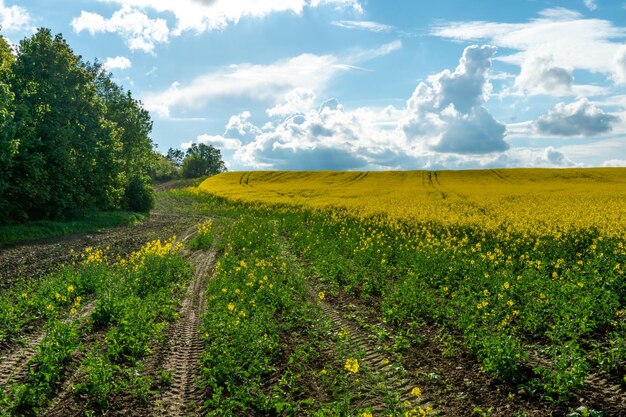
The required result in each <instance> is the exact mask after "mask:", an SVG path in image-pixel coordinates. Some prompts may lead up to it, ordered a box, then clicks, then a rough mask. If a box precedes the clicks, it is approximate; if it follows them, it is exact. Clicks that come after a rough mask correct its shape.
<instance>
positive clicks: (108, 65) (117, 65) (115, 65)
mask: <svg viewBox="0 0 626 417" xmlns="http://www.w3.org/2000/svg"><path fill="white" fill-rule="evenodd" d="M103 66H104V68H105V69H106V70H108V71H110V70H113V69H122V70H124V69H128V68H130V67H131V66H132V63H131V62H130V59H128V58H126V57H125V56H116V57H113V58H107V59H106V60H105V61H104V64H103Z"/></svg>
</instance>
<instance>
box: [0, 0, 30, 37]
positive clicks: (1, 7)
mask: <svg viewBox="0 0 626 417" xmlns="http://www.w3.org/2000/svg"><path fill="white" fill-rule="evenodd" d="M0 26H2V29H3V30H7V31H16V30H21V29H26V28H28V27H29V26H30V14H29V13H28V10H26V9H25V8H23V7H21V6H16V5H13V6H7V5H5V4H4V0H0Z"/></svg>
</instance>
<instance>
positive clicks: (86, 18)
mask: <svg viewBox="0 0 626 417" xmlns="http://www.w3.org/2000/svg"><path fill="white" fill-rule="evenodd" d="M72 28H73V29H74V31H75V32H76V33H80V32H82V31H87V32H89V33H90V34H92V35H94V34H96V33H103V32H108V33H118V34H120V35H121V36H122V37H123V38H124V40H125V41H126V44H127V46H128V47H129V48H130V50H131V51H143V52H147V53H154V48H155V46H156V45H157V44H159V43H166V42H167V41H168V38H169V32H170V31H169V28H168V27H167V22H166V21H165V20H164V19H151V18H149V17H148V16H147V15H146V14H145V13H143V12H141V11H139V10H137V9H134V8H132V7H130V6H124V7H122V8H121V9H120V10H118V11H116V12H115V13H113V16H111V18H109V19H107V18H105V17H103V16H101V15H99V14H97V13H91V12H86V11H82V12H81V13H80V16H78V17H76V18H74V19H73V20H72Z"/></svg>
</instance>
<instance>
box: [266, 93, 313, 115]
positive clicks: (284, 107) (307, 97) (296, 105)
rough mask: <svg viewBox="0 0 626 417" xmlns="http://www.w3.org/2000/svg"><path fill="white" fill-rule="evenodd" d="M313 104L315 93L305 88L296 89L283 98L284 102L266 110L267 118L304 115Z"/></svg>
mask: <svg viewBox="0 0 626 417" xmlns="http://www.w3.org/2000/svg"><path fill="white" fill-rule="evenodd" d="M314 102H315V93H314V92H313V91H312V90H308V89H306V88H296V89H294V90H292V91H290V92H289V93H287V95H286V96H285V102H284V103H279V104H277V105H276V106H274V107H272V108H271V109H267V115H268V116H287V115H290V114H295V113H304V112H306V111H308V110H310V109H311V107H312V106H313V103H314Z"/></svg>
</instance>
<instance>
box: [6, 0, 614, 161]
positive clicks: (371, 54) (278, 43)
mask: <svg viewBox="0 0 626 417" xmlns="http://www.w3.org/2000/svg"><path fill="white" fill-rule="evenodd" d="M503 4H506V7H503ZM0 21H1V22H0V23H1V25H2V32H3V34H4V35H5V36H6V37H7V38H8V39H9V40H10V41H11V42H18V41H19V40H20V39H22V38H23V37H24V36H27V35H28V34H30V33H32V31H33V30H34V28H37V27H42V26H43V27H48V28H51V29H52V30H53V31H54V32H60V33H62V34H63V35H64V37H65V38H66V39H67V40H68V42H69V43H70V45H71V46H72V47H73V48H74V51H75V52H76V53H77V54H80V55H82V56H83V57H84V58H85V59H86V60H89V61H93V60H95V59H97V60H98V61H100V62H102V63H104V64H105V65H106V66H107V67H108V68H109V70H110V71H111V72H112V73H113V76H114V78H115V79H116V80H117V81H118V82H119V83H121V84H123V85H124V87H125V88H127V89H130V90H132V91H133V94H134V95H135V96H136V97H138V98H140V99H141V100H142V101H143V103H144V105H145V106H146V108H147V109H149V110H150V112H151V114H152V117H153V119H154V131H153V139H154V142H155V143H156V144H158V147H159V150H161V151H162V152H165V151H166V150H167V149H168V148H169V147H182V148H184V147H187V146H189V144H190V143H192V142H203V143H207V144H212V145H214V146H216V147H218V148H220V149H221V150H222V153H223V155H224V157H225V160H226V161H227V165H228V166H229V168H230V169H231V170H241V169H353V170H381V169H422V168H426V169H442V168H451V169H458V168H482V167H484V168H491V167H518V166H525V167H536V166H537V167H553V166H562V167H567V166H626V2H625V1H623V0H567V1H565V0H563V1H560V0H507V1H506V2H504V3H503V2H502V1H501V0H476V1H472V2H468V1H462V0H438V1H436V2H426V1H415V0H394V1H389V0H176V1H171V0H96V1H94V0H89V1H88V0H74V1H71V2H59V1H58V0H19V1H17V0H0Z"/></svg>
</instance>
